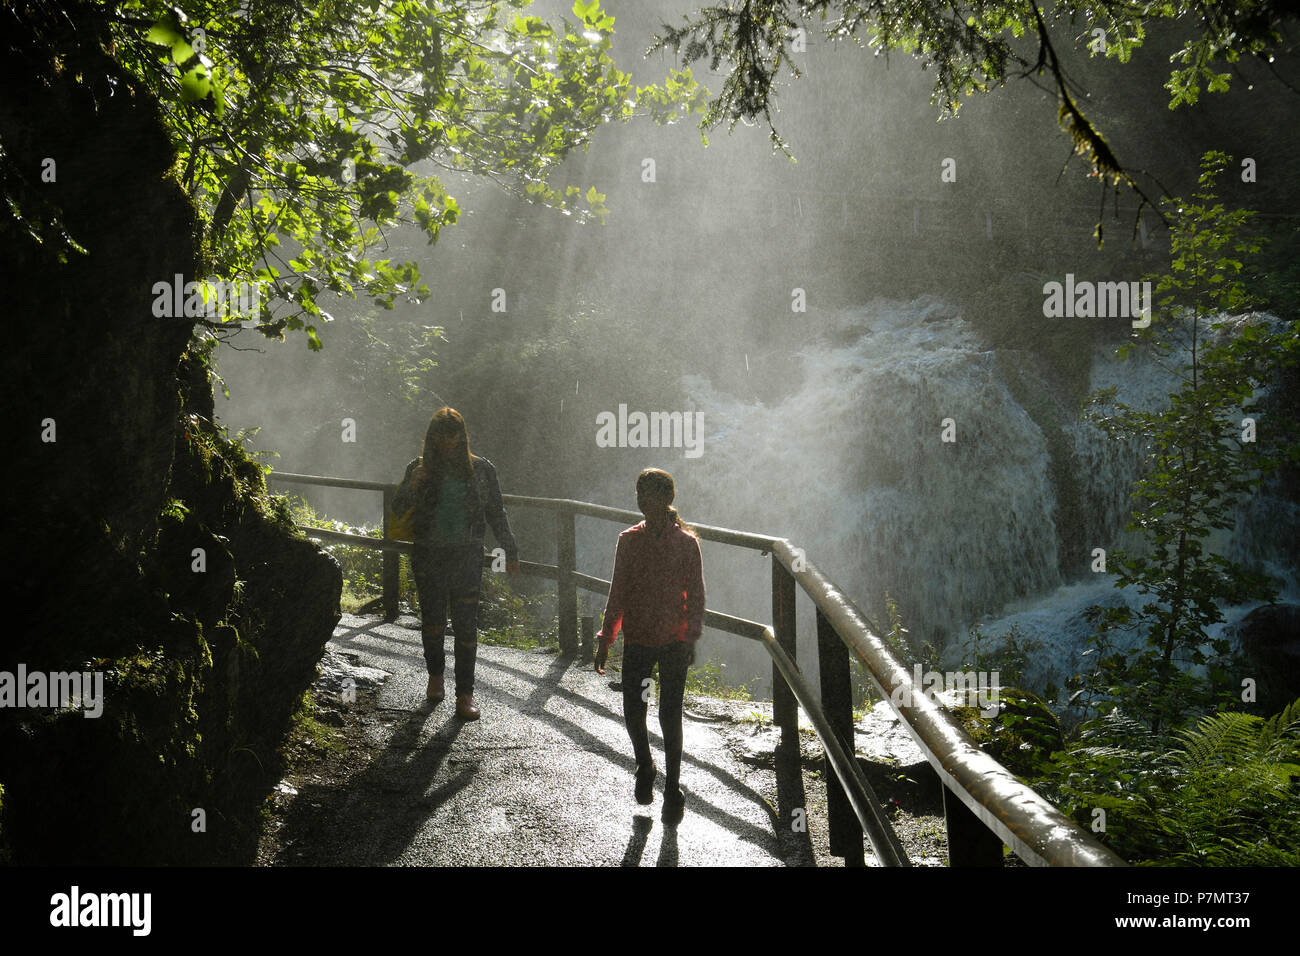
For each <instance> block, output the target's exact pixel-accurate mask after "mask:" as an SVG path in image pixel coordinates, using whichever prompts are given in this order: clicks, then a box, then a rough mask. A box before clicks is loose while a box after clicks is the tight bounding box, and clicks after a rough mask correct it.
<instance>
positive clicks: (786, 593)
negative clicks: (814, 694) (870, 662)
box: [772, 554, 799, 749]
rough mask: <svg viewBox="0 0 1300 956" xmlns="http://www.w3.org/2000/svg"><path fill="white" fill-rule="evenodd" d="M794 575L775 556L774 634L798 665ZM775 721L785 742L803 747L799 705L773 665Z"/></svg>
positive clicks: (773, 715)
mask: <svg viewBox="0 0 1300 956" xmlns="http://www.w3.org/2000/svg"><path fill="white" fill-rule="evenodd" d="M794 586H795V581H794V575H793V574H791V573H790V572H789V571H787V570H786V569H785V565H783V564H782V563H781V562H780V560H779V559H778V558H777V556H776V555H775V554H773V555H772V633H773V634H775V635H776V642H777V643H778V644H780V645H781V648H782V650H784V651H785V652H786V654H788V655H789V657H790V660H792V661H795V663H796V664H797V663H798V660H799V659H798V657H797V656H796V655H797V647H798V640H797V637H796V631H795V619H794ZM772 720H773V721H774V722H775V723H776V725H777V726H778V727H780V728H781V742H782V743H783V744H791V745H793V746H794V747H795V748H796V749H797V748H798V746H799V704H798V701H796V700H795V697H794V691H792V690H790V688H789V686H788V685H787V684H786V682H785V678H784V677H782V676H781V671H780V669H779V668H778V667H777V666H776V663H775V662H773V664H772Z"/></svg>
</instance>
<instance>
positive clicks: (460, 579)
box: [393, 406, 519, 720]
mask: <svg viewBox="0 0 1300 956" xmlns="http://www.w3.org/2000/svg"><path fill="white" fill-rule="evenodd" d="M411 509H414V512H415V514H414V535H413V541H414V544H415V547H414V548H413V549H412V552H411V569H412V571H414V573H415V587H416V590H417V591H418V592H419V597H420V615H421V618H422V622H421V636H422V638H423V643H424V660H425V663H426V664H427V665H428V668H429V686H428V689H427V691H426V694H427V696H428V699H429V700H431V701H433V703H435V704H437V703H438V702H439V701H441V700H442V699H443V698H444V697H445V696H446V691H445V688H444V684H443V671H444V669H445V667H446V648H445V646H444V643H443V635H444V632H445V630H446V627H447V612H448V606H449V605H450V611H451V626H452V630H453V632H454V637H455V640H456V644H455V662H456V664H455V676H456V713H457V714H458V715H459V716H460V717H461V718H462V719H463V720H478V719H479V716H480V711H479V708H478V706H477V705H476V704H475V703H474V664H475V662H476V659H477V656H478V604H479V582H480V579H481V577H482V573H483V539H484V537H485V534H486V531H487V526H488V525H491V527H492V534H493V535H494V536H495V537H496V540H497V543H498V544H500V545H501V547H502V548H504V549H505V552H506V572H507V573H508V574H509V575H510V576H511V577H514V576H515V575H517V574H518V573H519V548H518V547H517V545H516V544H515V538H514V535H513V534H511V532H510V522H509V520H508V519H507V517H506V510H505V507H504V505H503V503H502V500H501V488H500V486H499V485H498V484H497V474H496V469H495V468H494V467H493V466H492V463H491V462H490V461H488V460H487V459H486V458H482V457H480V456H478V455H475V454H472V453H471V452H470V450H469V434H468V432H467V431H466V428H465V419H464V418H463V417H462V416H461V414H460V412H458V411H456V410H455V409H454V408H449V407H446V406H444V407H443V408H440V409H438V411H437V412H435V413H434V415H433V418H432V419H430V421H429V427H428V429H427V430H426V432H425V435H424V454H423V456H422V457H420V458H417V459H416V460H415V461H413V462H411V463H410V464H409V465H408V466H407V468H406V474H405V476H404V477H403V478H402V483H401V484H400V485H399V486H398V488H397V491H396V492H395V493H394V495H393V512H394V513H395V514H398V515H402V514H405V513H407V512H409V511H410V510H411Z"/></svg>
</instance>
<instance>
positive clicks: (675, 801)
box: [663, 787, 686, 823]
mask: <svg viewBox="0 0 1300 956" xmlns="http://www.w3.org/2000/svg"><path fill="white" fill-rule="evenodd" d="M684 816H686V793H685V791H683V790H682V788H681V787H669V788H668V789H667V790H665V791H664V814H663V821H664V823H681V822H682V818H683V817H684Z"/></svg>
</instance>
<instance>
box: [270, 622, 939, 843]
mask: <svg viewBox="0 0 1300 956" xmlns="http://www.w3.org/2000/svg"><path fill="white" fill-rule="evenodd" d="M328 649H329V651H330V653H329V654H328V655H327V658H326V662H324V663H323V670H324V671H325V673H324V674H323V675H322V679H321V680H320V681H318V682H317V695H316V696H317V700H318V701H323V702H325V705H326V706H325V707H324V708H323V710H322V719H323V721H324V722H326V723H333V724H336V725H339V726H341V727H342V728H343V737H344V740H345V746H346V751H345V752H343V753H340V754H337V755H335V756H334V757H332V758H330V757H324V758H321V759H315V760H312V761H310V762H308V763H307V764H305V765H304V766H303V767H302V768H301V772H300V773H295V774H291V775H290V776H289V777H288V778H286V780H285V781H284V782H283V783H282V784H281V786H280V788H279V793H278V794H277V795H276V800H275V804H274V807H273V809H272V812H271V814H270V820H269V822H268V826H267V830H266V835H265V837H264V839H263V845H262V849H261V852H260V853H259V862H261V863H263V864H268V865H291V866H292V865H308V866H337V865H361V866H387V865H392V866H547V865H581V866H619V865H622V866H656V865H658V866H678V865H680V866H710V865H727V866H788V865H795V866H800V865H803V866H808V865H827V864H829V865H836V864H838V863H840V861H839V860H837V859H836V858H834V857H830V856H829V855H828V853H827V847H826V834H825V830H826V826H825V821H824V805H825V791H824V784H823V782H822V781H821V779H820V775H819V774H818V773H817V772H816V768H817V767H818V766H819V763H820V762H819V759H818V755H819V754H820V747H819V745H817V743H816V739H815V737H812V738H809V737H808V735H803V738H804V739H803V744H804V766H805V768H808V767H811V768H813V772H811V773H806V774H805V775H804V777H805V782H806V784H807V786H806V789H805V792H804V793H803V794H800V795H799V798H800V799H799V803H801V804H803V805H804V806H805V807H806V810H807V814H806V815H807V824H808V825H807V831H808V832H802V831H800V832H795V831H794V829H792V827H791V825H790V821H789V816H790V813H789V809H790V808H789V807H788V806H787V805H786V804H789V803H790V802H791V797H790V795H789V791H788V788H787V791H785V792H784V793H783V795H782V796H781V797H780V798H779V797H778V791H777V786H776V773H775V771H774V768H773V761H772V758H771V747H772V745H773V744H774V742H775V732H774V731H772V730H771V727H770V713H771V710H770V707H771V705H770V704H766V705H765V704H761V703H750V702H741V701H719V700H715V699H713V698H688V701H687V705H686V711H687V716H686V720H685V721H684V736H685V747H684V750H685V756H684V759H683V767H682V785H683V788H684V789H685V791H686V794H687V804H686V813H685V817H684V818H683V819H682V820H681V821H680V823H676V824H673V823H665V822H664V821H663V820H662V819H661V812H662V808H663V774H662V766H663V760H662V740H661V738H660V736H659V734H658V726H657V707H656V706H655V704H654V702H653V700H652V701H651V705H650V721H649V726H650V728H651V746H652V748H653V750H654V753H655V759H656V763H657V764H658V765H659V767H660V776H659V779H658V781H657V782H656V788H655V799H654V803H653V805H651V806H640V805H638V804H637V803H636V802H635V800H634V799H633V796H632V786H633V771H634V769H635V764H634V761H633V759H632V755H631V744H630V743H629V741H628V739H627V731H626V730H625V728H624V726H623V718H622V695H621V691H620V690H619V689H618V686H619V685H618V680H619V674H618V672H616V671H614V670H610V671H609V672H608V673H607V674H605V675H603V676H602V675H599V674H596V673H595V672H594V671H593V670H592V669H591V667H590V666H589V665H587V666H583V665H580V664H578V663H576V662H573V661H570V660H565V659H562V658H558V657H556V656H555V655H553V654H546V653H541V652H538V651H522V650H516V649H512V648H504V647H492V646H488V645H480V647H479V653H478V667H477V673H476V688H475V698H476V700H477V702H478V704H479V707H480V708H481V709H482V712H483V717H482V719H481V720H479V721H474V722H468V723H466V722H462V721H461V720H460V719H458V718H457V717H456V714H455V707H454V699H453V698H452V697H451V696H450V695H451V693H452V681H451V674H450V670H451V652H450V646H449V648H448V694H449V696H448V699H447V700H445V701H443V702H442V703H441V704H439V705H438V706H436V707H431V706H430V705H429V704H428V703H427V702H426V701H425V700H424V690H425V681H426V679H427V674H426V672H425V668H424V661H423V657H422V655H421V652H420V634H419V631H418V629H416V622H415V619H414V618H402V619H399V620H398V621H397V622H395V623H393V624H385V623H384V622H383V621H382V620H379V619H378V618H373V617H357V616H353V615H344V617H343V619H342V620H341V621H340V624H339V626H338V628H337V629H336V631H335V634H334V638H333V640H332V641H331V642H330V644H329V647H328ZM353 687H355V691H356V693H355V700H353V699H352V697H351V695H349V694H348V691H350V690H351V689H352V688H353ZM765 721H766V723H765ZM899 820H900V823H903V822H905V821H908V820H910V815H909V814H907V813H900V814H899ZM922 825H923V827H924V828H925V829H926V830H927V832H929V831H930V830H933V828H934V827H933V820H926V821H922ZM907 840H908V838H907V837H906V836H904V842H905V844H906V843H907ZM932 851H933V848H932V847H930V846H929V845H928V844H927V845H926V846H922V847H920V849H919V855H920V856H925V855H926V854H927V853H931V852H932ZM909 852H910V849H909ZM918 862H923V861H921V860H918ZM925 862H929V861H925ZM933 862H941V861H939V860H937V859H936V860H933Z"/></svg>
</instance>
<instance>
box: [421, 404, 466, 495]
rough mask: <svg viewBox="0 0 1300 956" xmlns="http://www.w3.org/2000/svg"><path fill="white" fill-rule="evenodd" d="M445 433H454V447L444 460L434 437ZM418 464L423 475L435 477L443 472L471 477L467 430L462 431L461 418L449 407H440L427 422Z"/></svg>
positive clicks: (462, 421) (463, 420)
mask: <svg viewBox="0 0 1300 956" xmlns="http://www.w3.org/2000/svg"><path fill="white" fill-rule="evenodd" d="M449 433H455V435H456V447H455V448H454V449H452V452H451V455H450V456H448V457H446V458H444V457H443V455H442V452H440V451H439V450H438V438H439V437H441V436H442V435H446V434H449ZM422 464H423V465H424V468H425V472H426V473H427V474H431V475H433V476H436V477H438V478H441V477H442V475H443V473H444V472H446V471H450V472H451V473H452V474H453V475H459V476H460V477H462V478H472V477H473V475H474V456H473V455H471V454H470V450H469V431H468V430H467V429H466V428H465V417H464V416H463V415H461V413H460V412H458V411H456V409H454V408H452V407H451V406H450V405H444V406H442V408H440V409H438V410H437V411H436V412H434V413H433V417H432V418H431V419H429V427H428V428H427V429H425V432H424V458H423V461H422Z"/></svg>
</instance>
